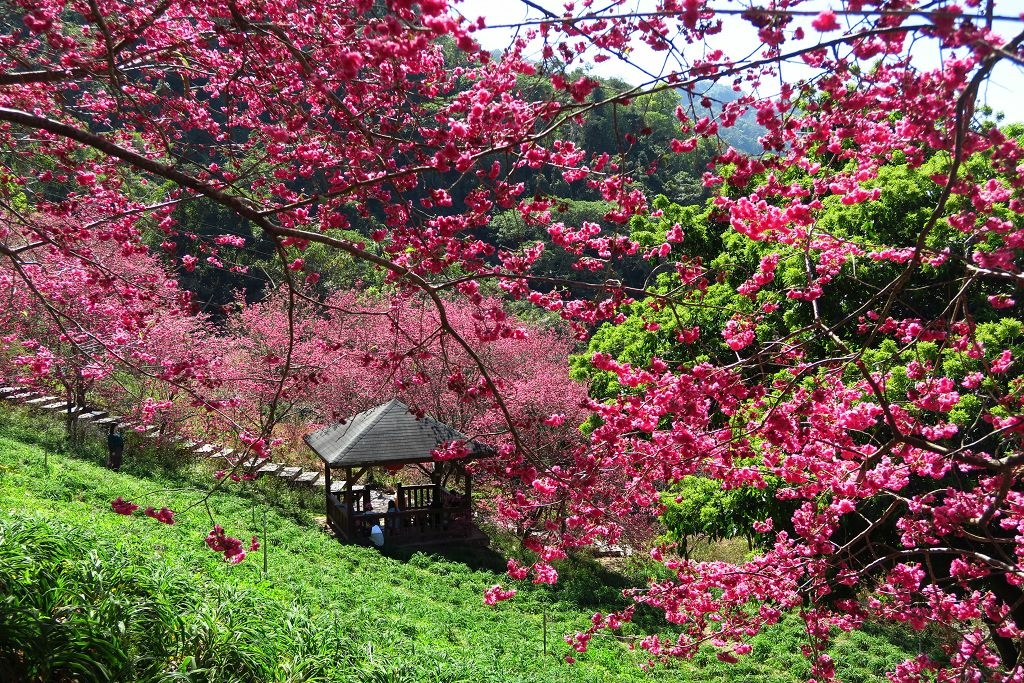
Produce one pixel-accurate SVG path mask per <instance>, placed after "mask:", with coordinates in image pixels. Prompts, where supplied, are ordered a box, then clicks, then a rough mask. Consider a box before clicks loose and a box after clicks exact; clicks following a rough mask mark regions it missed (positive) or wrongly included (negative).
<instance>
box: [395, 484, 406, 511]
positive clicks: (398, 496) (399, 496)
mask: <svg viewBox="0 0 1024 683" xmlns="http://www.w3.org/2000/svg"><path fill="white" fill-rule="evenodd" d="M395 505H397V506H398V509H399V510H401V511H402V512H405V509H406V505H405V491H403V490H402V482H398V484H396V485H395Z"/></svg>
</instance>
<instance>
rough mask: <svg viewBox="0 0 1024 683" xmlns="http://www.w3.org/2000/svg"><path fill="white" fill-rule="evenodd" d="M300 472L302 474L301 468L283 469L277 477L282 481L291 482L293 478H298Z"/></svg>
mask: <svg viewBox="0 0 1024 683" xmlns="http://www.w3.org/2000/svg"><path fill="white" fill-rule="evenodd" d="M300 472H302V468H301V467H285V468H284V469H283V470H281V471H280V472H278V473H277V476H279V477H281V478H282V479H288V480H292V479H294V478H295V477H297V476H299V473H300Z"/></svg>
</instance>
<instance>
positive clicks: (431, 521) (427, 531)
mask: <svg viewBox="0 0 1024 683" xmlns="http://www.w3.org/2000/svg"><path fill="white" fill-rule="evenodd" d="M327 502H328V505H327V518H328V520H329V521H330V524H331V526H332V527H333V528H334V530H335V531H336V532H337V533H339V534H340V535H341V536H343V537H344V539H345V540H347V541H354V542H357V543H365V542H367V541H368V539H369V536H370V529H371V528H372V527H373V525H374V524H377V525H379V526H380V528H381V530H382V531H383V532H384V542H385V544H390V543H395V544H403V543H417V542H420V541H432V540H436V539H442V538H453V539H454V538H464V537H467V536H470V535H472V532H473V522H472V511H471V509H470V507H469V506H468V505H458V506H454V507H441V506H435V507H428V508H425V509H424V508H421V509H415V510H403V511H401V512H386V511H372V512H353V513H351V514H350V513H349V511H348V509H347V507H346V506H345V504H344V503H343V501H341V500H339V499H338V497H337V496H334V495H333V494H328V496H327Z"/></svg>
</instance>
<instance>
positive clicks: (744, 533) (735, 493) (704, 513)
mask: <svg viewBox="0 0 1024 683" xmlns="http://www.w3.org/2000/svg"><path fill="white" fill-rule="evenodd" d="M662 505H664V506H665V512H664V514H663V515H662V517H661V521H662V522H663V523H664V524H665V528H666V529H667V530H668V537H669V539H670V540H673V541H678V542H680V544H681V545H682V547H683V549H684V551H685V550H686V546H687V543H688V542H689V541H690V540H691V539H694V540H696V539H706V540H711V541H718V540H722V539H728V538H735V537H737V536H741V537H743V538H745V539H746V540H747V543H748V547H752V546H753V544H754V543H755V541H757V540H759V538H760V535H759V534H758V533H757V532H756V531H755V530H754V523H755V522H763V521H765V520H766V519H767V518H769V517H773V516H775V515H779V513H780V512H781V513H782V515H781V516H785V515H786V514H787V513H788V510H783V509H782V506H781V505H780V503H779V501H778V500H776V498H775V489H774V487H772V488H765V489H758V488H754V487H752V486H743V487H740V488H735V489H727V490H726V489H723V488H722V487H721V485H720V484H719V482H717V481H715V480H714V479H709V478H707V477H700V476H690V477H686V478H684V479H683V480H682V481H681V482H679V484H677V485H676V486H674V487H672V489H671V490H670V491H667V492H665V493H663V494H662Z"/></svg>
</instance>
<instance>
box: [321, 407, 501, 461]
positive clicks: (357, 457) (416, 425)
mask: <svg viewBox="0 0 1024 683" xmlns="http://www.w3.org/2000/svg"><path fill="white" fill-rule="evenodd" d="M303 439H304V440H305V442H306V443H307V444H309V447H310V448H312V449H313V451H314V452H315V453H316V454H317V455H318V456H320V459H321V460H323V461H324V462H325V463H327V464H328V465H330V466H331V467H365V466H377V465H404V464H412V463H417V462H429V461H431V460H433V459H434V458H433V455H431V451H433V450H434V449H436V448H437V447H438V446H441V445H442V444H445V443H448V442H450V441H464V442H466V446H467V448H469V452H470V455H471V457H472V456H484V455H491V454H492V453H493V450H492V449H491V448H490V447H489V446H485V445H484V444H481V443H477V442H476V441H472V440H470V438H469V437H467V436H466V435H465V434H462V433H461V432H459V431H456V430H455V429H452V428H451V427H449V426H448V425H446V424H442V423H441V422H438V421H437V420H435V419H433V418H432V417H427V416H424V417H420V418H417V417H416V416H415V415H414V414H413V413H412V412H411V411H410V410H409V406H407V405H405V404H404V403H402V402H401V401H399V400H398V399H397V398H393V399H391V400H390V401H388V402H387V403H384V404H382V405H379V406H377V407H376V408H371V409H369V410H365V411H363V412H361V413H359V414H358V415H356V416H354V417H352V418H350V419H349V420H347V421H346V422H343V423H342V422H339V423H337V424H333V425H330V426H329V427H324V428H323V429H320V430H318V431H315V432H313V433H312V434H307V435H306V436H305V437H303Z"/></svg>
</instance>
